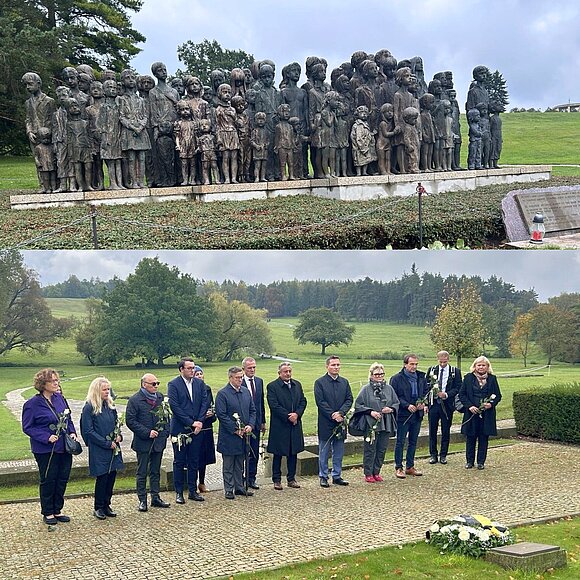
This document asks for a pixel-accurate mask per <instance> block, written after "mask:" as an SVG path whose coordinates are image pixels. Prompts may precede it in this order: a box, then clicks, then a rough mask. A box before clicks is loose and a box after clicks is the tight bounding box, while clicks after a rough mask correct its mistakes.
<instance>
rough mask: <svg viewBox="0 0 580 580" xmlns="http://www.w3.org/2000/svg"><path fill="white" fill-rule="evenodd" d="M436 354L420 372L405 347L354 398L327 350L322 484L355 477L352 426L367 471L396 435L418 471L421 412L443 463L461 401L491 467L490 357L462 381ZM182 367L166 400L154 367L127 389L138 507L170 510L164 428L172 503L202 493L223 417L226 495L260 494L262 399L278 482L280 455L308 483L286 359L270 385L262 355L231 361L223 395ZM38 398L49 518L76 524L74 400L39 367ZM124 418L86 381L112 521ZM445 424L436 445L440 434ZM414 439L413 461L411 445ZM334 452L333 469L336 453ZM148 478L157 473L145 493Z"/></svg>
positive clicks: (92, 438)
mask: <svg viewBox="0 0 580 580" xmlns="http://www.w3.org/2000/svg"><path fill="white" fill-rule="evenodd" d="M437 359H438V364H436V365H434V366H431V367H429V368H428V370H427V372H426V373H424V372H422V371H419V370H418V369H417V366H418V363H419V359H418V357H417V355H415V354H408V355H406V356H405V357H404V359H403V368H402V369H401V370H400V371H399V372H398V373H396V374H395V375H393V376H392V377H391V378H390V379H389V380H388V381H387V380H385V368H384V366H383V365H382V364H380V363H378V362H375V363H373V364H372V365H371V366H370V368H369V380H368V383H367V384H365V385H364V386H363V387H362V388H361V389H360V392H359V393H358V395H357V396H356V398H354V397H353V393H352V390H351V386H350V384H349V381H348V380H347V379H346V378H344V377H343V376H342V375H341V374H340V369H341V362H340V358H339V357H338V356H330V357H328V358H327V360H326V373H325V374H324V375H323V376H322V377H320V378H319V379H317V380H316V381H315V383H314V398H315V402H316V406H317V409H318V421H317V434H318V443H319V479H320V486H321V487H323V488H328V487H330V481H332V484H333V485H337V486H347V485H349V484H348V482H347V481H346V480H345V479H343V477H342V462H343V457H344V451H345V440H346V438H347V433H348V432H349V431H350V430H351V426H352V424H354V423H355V422H357V423H358V425H359V427H358V429H359V430H360V429H361V427H360V426H361V425H362V432H363V433H364V449H363V464H364V479H365V481H366V482H367V483H377V482H382V481H383V478H382V477H381V468H382V466H383V464H384V459H385V454H386V451H387V448H388V442H389V439H390V438H395V437H396V443H395V450H394V457H395V476H396V477H397V478H398V479H405V478H406V477H409V476H414V477H417V476H421V475H422V473H421V472H420V471H419V470H418V469H417V468H416V467H415V452H416V446H417V439H418V436H419V431H420V428H421V424H422V420H423V417H424V415H425V413H427V414H428V422H429V453H430V459H429V463H430V464H436V463H441V464H446V463H447V455H448V449H449V440H450V429H451V424H452V421H453V413H454V411H455V410H456V409H458V410H459V409H461V410H462V412H463V422H462V425H461V432H462V433H463V434H464V435H465V436H466V465H465V467H466V468H467V469H471V468H473V467H474V466H475V464H476V463H477V467H478V469H484V467H485V461H486V457H487V448H488V439H489V436H491V435H496V434H497V427H496V413H495V407H496V405H497V404H498V403H499V402H500V401H501V391H500V389H499V384H498V381H497V378H496V377H495V375H494V374H493V371H492V368H491V364H490V361H489V360H488V359H487V358H486V357H484V356H480V357H478V358H476V359H475V360H474V361H473V364H472V365H471V367H470V372H469V373H467V374H466V375H465V377H463V379H462V375H461V371H460V369H458V368H456V367H453V366H451V365H449V353H447V352H446V351H440V352H439V353H438V354H437ZM178 370H179V375H178V376H177V377H175V378H174V379H172V380H171V381H170V382H169V383H168V390H167V398H168V400H166V399H165V397H164V396H163V395H162V394H161V393H160V392H159V385H160V382H159V380H158V379H157V377H156V376H155V375H154V374H152V373H146V374H144V375H143V377H142V378H141V386H140V389H139V391H138V392H137V393H135V394H134V395H133V396H132V397H130V398H129V401H128V403H127V408H126V413H125V417H126V419H125V420H126V425H127V427H128V428H129V429H130V430H131V431H132V432H133V441H132V444H131V447H132V449H133V450H134V451H135V453H136V455H137V476H136V489H137V496H138V500H139V503H138V510H139V511H141V512H146V511H148V509H149V506H151V507H157V508H168V507H170V504H169V503H168V502H166V501H165V500H163V499H162V498H161V496H160V470H161V461H162V456H163V452H164V449H165V447H166V443H167V440H168V438H171V442H172V446H173V483H174V488H175V502H176V503H177V504H184V503H185V502H186V499H185V491H186V490H187V499H189V500H193V501H200V502H201V501H204V497H203V495H202V494H203V493H205V492H207V491H208V489H207V486H206V483H205V472H206V467H207V465H209V464H212V463H215V461H216V456H215V447H214V437H213V426H212V425H213V423H214V422H215V421H216V420H217V421H219V428H218V437H217V450H218V451H219V452H220V453H221V455H222V460H223V461H222V465H223V466H222V475H223V483H224V495H225V498H226V499H230V500H231V499H235V497H236V496H237V495H242V496H246V497H249V496H252V495H253V494H254V490H258V489H259V488H260V486H259V485H258V482H257V478H256V477H257V471H258V462H259V459H260V438H261V437H262V436H263V435H264V433H265V431H266V407H265V401H267V403H268V407H269V409H270V429H269V436H268V443H267V451H268V453H270V454H271V455H272V482H273V486H274V489H275V490H278V491H280V490H283V486H282V475H283V471H282V469H283V468H282V459H283V457H286V483H287V486H288V487H289V488H295V489H297V488H300V484H299V483H298V482H297V480H296V471H297V460H298V453H300V452H301V451H303V450H304V434H303V430H302V416H303V414H304V411H305V409H306V405H307V400H306V397H305V396H304V391H303V388H302V385H301V383H300V382H299V381H297V380H296V379H295V378H293V376H292V365H291V363H289V362H282V363H280V365H279V366H278V377H277V378H276V379H275V380H274V381H271V382H270V383H268V384H267V385H266V387H265V388H264V381H263V379H261V378H260V377H258V376H257V375H256V361H255V359H254V358H252V357H246V358H244V359H243V361H242V364H241V366H232V367H230V368H229V369H228V383H227V384H226V385H225V386H224V387H223V388H222V389H220V390H219V391H218V392H217V394H216V396H215V403H214V399H213V395H212V391H211V388H210V387H209V386H208V385H207V384H206V383H205V382H204V380H203V378H204V375H203V369H201V367H199V366H197V365H196V364H195V362H194V360H193V359H192V358H190V357H184V358H182V359H181V360H180V361H179V363H178ZM34 387H35V389H36V390H37V391H38V394H37V395H36V396H33V397H32V398H31V399H29V400H28V401H26V403H25V404H24V408H23V413H22V428H23V431H24V432H25V433H26V434H27V435H28V436H29V437H30V441H31V447H32V451H33V454H34V457H35V459H36V462H37V465H38V469H39V475H40V503H41V513H42V515H43V518H44V521H45V523H47V524H49V525H54V524H57V523H58V522H68V521H70V517H69V516H67V515H65V514H63V513H62V509H63V505H64V494H65V491H66V486H67V482H68V478H69V475H70V470H71V465H72V456H71V455H70V453H69V452H67V448H66V446H65V437H66V436H70V437H71V438H72V439H73V440H74V439H76V438H77V435H76V433H77V432H76V429H75V426H74V424H73V421H72V418H71V415H70V407H69V406H68V403H67V401H66V399H65V398H64V396H63V394H62V392H61V389H60V379H59V376H58V373H57V372H56V371H55V370H53V369H43V370H42V371H40V372H38V373H37V374H36V376H35V379H34ZM122 424H123V421H122V419H121V418H120V417H119V416H118V413H117V409H116V408H115V404H114V401H113V397H112V391H111V384H110V382H109V381H108V380H107V379H106V378H105V377H98V378H96V379H94V380H93V381H92V383H91V385H90V386H89V390H88V393H87V400H86V403H85V406H84V408H83V410H82V414H81V420H80V431H81V434H82V437H83V439H84V441H85V443H86V445H87V446H88V451H89V472H90V474H91V475H92V476H94V477H95V478H96V481H95V499H94V516H95V517H96V518H97V519H100V520H104V519H106V518H107V517H115V516H116V515H117V514H116V513H115V512H114V511H113V509H112V507H111V498H112V495H113V487H114V483H115V479H116V475H117V472H118V471H119V470H121V469H123V459H122V454H121V448H120V443H121V441H122V434H121V426H122ZM439 429H440V430H441V441H440V447H439V446H438V432H439ZM405 447H406V454H405V460H404V461H403V455H404V451H405ZM331 457H332V461H331V467H329V461H330V458H331ZM147 480H149V495H150V502H148V492H147Z"/></svg>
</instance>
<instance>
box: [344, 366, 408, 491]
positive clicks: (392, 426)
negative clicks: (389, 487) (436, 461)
mask: <svg viewBox="0 0 580 580" xmlns="http://www.w3.org/2000/svg"><path fill="white" fill-rule="evenodd" d="M398 411H399V398H398V397H397V395H396V393H395V391H394V389H393V387H391V385H389V383H387V382H386V381H385V367H384V366H383V365H382V364H381V363H378V362H375V363H373V364H372V365H371V366H370V368H369V382H368V383H367V384H366V385H365V386H364V387H362V389H361V390H360V392H359V394H358V396H357V398H356V401H355V406H354V412H355V413H363V414H364V415H365V418H366V421H367V425H368V427H369V429H373V428H374V427H375V426H376V428H375V433H376V434H375V437H374V438H373V439H372V440H369V439H370V437H365V440H364V447H363V466H364V473H365V481H366V482H367V483H377V482H381V481H383V478H382V477H381V475H380V472H381V467H382V466H383V463H384V461H385V453H386V451H387V447H388V445H389V437H394V436H395V435H396V433H397V413H398Z"/></svg>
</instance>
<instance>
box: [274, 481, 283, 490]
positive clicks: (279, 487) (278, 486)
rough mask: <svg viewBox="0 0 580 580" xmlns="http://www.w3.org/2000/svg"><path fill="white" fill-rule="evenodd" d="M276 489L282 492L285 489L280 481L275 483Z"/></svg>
mask: <svg viewBox="0 0 580 580" xmlns="http://www.w3.org/2000/svg"><path fill="white" fill-rule="evenodd" d="M274 489H276V490H278V491H280V490H282V489H284V488H283V487H282V484H281V483H280V482H279V481H275V482H274Z"/></svg>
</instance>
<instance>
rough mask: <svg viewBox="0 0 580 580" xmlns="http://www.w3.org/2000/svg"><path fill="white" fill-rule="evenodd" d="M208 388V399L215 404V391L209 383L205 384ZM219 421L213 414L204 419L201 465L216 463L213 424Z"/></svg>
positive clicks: (210, 403)
mask: <svg viewBox="0 0 580 580" xmlns="http://www.w3.org/2000/svg"><path fill="white" fill-rule="evenodd" d="M205 388H206V389H207V400H208V401H209V406H210V407H211V406H212V405H213V393H212V392H211V389H210V387H209V385H205ZM216 421H217V417H216V416H215V414H213V415H212V416H211V417H206V418H205V419H204V420H203V427H202V432H201V433H200V435H201V447H200V449H199V466H200V467H202V466H204V465H211V464H212V463H215V461H216V458H215V444H214V441H213V424H214V423H215V422H216Z"/></svg>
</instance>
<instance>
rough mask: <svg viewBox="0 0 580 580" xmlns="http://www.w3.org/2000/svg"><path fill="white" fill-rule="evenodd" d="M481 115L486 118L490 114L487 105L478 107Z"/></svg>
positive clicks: (483, 104)
mask: <svg viewBox="0 0 580 580" xmlns="http://www.w3.org/2000/svg"><path fill="white" fill-rule="evenodd" d="M477 109H478V111H479V114H480V116H481V117H485V115H487V113H488V108H487V104H486V103H481V105H479V106H478V107H477Z"/></svg>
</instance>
